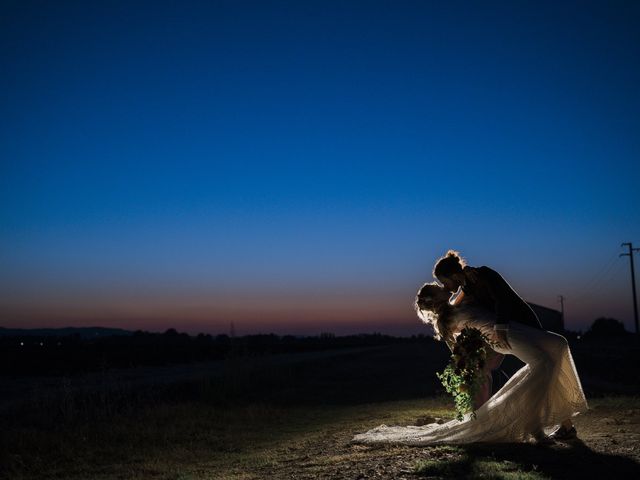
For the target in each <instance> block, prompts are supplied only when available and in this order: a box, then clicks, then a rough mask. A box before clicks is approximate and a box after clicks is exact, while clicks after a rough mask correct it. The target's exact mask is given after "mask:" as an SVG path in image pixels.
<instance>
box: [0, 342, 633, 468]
mask: <svg viewBox="0 0 640 480" xmlns="http://www.w3.org/2000/svg"><path fill="white" fill-rule="evenodd" d="M436 353H438V352H435V353H433V351H430V350H427V349H422V347H421V346H415V347H412V348H408V347H404V346H403V347H402V348H395V347H390V348H388V349H376V350H371V351H369V352H362V353H358V354H357V355H356V354H354V355H349V356H341V357H339V358H336V359H325V360H321V361H320V360H314V361H313V362H311V363H309V364H304V365H303V364H298V365H295V366H278V367H275V366H274V367H268V366H261V364H262V363H264V362H262V360H261V361H260V362H254V363H256V364H257V366H253V364H246V365H245V363H247V362H245V363H242V362H240V361H236V362H235V363H233V364H232V363H231V362H230V364H229V369H228V373H225V375H226V376H223V377H221V378H220V379H218V380H215V381H214V380H211V381H203V382H199V383H198V382H195V383H193V384H189V385H174V386H172V387H171V388H169V389H168V390H162V389H160V388H158V389H153V388H148V387H146V388H145V389H143V390H129V389H128V388H125V386H124V385H118V384H117V382H116V384H115V385H112V384H111V383H110V382H109V381H108V379H106V380H105V383H104V388H102V387H101V388H100V389H98V392H97V393H96V392H89V393H86V394H85V393H79V392H82V391H81V390H75V389H73V388H71V387H72V386H69V388H63V389H61V390H60V391H59V395H58V396H57V397H55V398H52V395H53V393H52V392H50V391H46V392H42V395H38V396H37V397H35V398H34V399H33V401H30V402H28V403H25V406H24V408H23V409H22V410H21V411H19V412H16V413H14V414H12V415H10V416H9V415H5V416H3V417H2V418H0V478H11V479H16V480H28V479H43V478H46V479H65V480H66V479H69V480H77V479H100V480H112V479H113V480H115V479H119V480H120V479H128V478H136V479H137V478H149V479H158V480H165V479H166V480H169V479H171V480H174V479H180V480H187V479H188V480H203V479H207V480H208V479H214V478H215V479H218V478H223V479H232V480H257V479H262V478H275V479H285V478H287V479H288V478H293V477H295V478H305V479H311V478H313V479H316V478H317V479H320V478H358V477H359V476H360V477H364V478H370V477H376V476H378V477H380V478H395V477H397V476H399V475H398V472H404V474H406V475H410V476H413V477H415V478H420V477H423V478H426V477H435V478H438V477H439V478H474V479H480V478H488V479H489V478H490V479H527V480H534V479H541V478H548V477H549V476H551V477H553V478H569V477H565V476H563V475H561V474H559V473H558V472H559V469H560V468H565V466H566V465H579V466H580V465H584V466H585V468H586V469H591V470H593V468H594V467H593V465H596V471H598V472H600V473H602V471H603V470H602V469H600V470H597V465H604V466H606V467H607V468H614V467H616V468H617V467H619V469H621V471H624V472H627V473H630V475H629V476H630V477H634V476H635V475H633V474H634V473H637V471H636V470H634V469H635V468H636V467H635V466H634V465H631V464H628V463H625V462H623V461H622V460H620V458H619V457H611V456H610V457H607V458H604V457H602V456H597V455H595V454H594V453H593V452H590V451H589V449H586V448H582V449H576V450H574V451H573V453H572V452H562V451H558V452H550V451H546V450H545V451H540V449H535V447H530V446H513V445H511V446H507V447H495V446H492V447H491V448H470V447H464V448H462V447H451V446H438V447H430V448H415V447H404V446H391V445H387V446H363V445H351V444H350V443H349V442H350V440H351V438H352V436H353V435H354V434H355V433H361V432H364V431H366V430H368V429H370V428H372V427H375V426H377V425H379V424H381V423H385V424H387V425H393V424H399V425H408V424H414V423H415V422H416V420H417V419H418V418H419V417H441V418H452V416H453V410H452V408H451V407H452V405H451V401H450V399H449V398H448V397H438V396H437V395H435V394H434V390H433V385H431V386H430V384H429V382H432V383H433V384H435V382H437V380H436V379H435V378H434V375H433V371H434V367H433V365H440V364H441V363H443V362H444V360H446V352H444V353H443V355H444V358H439V357H437V356H436ZM441 353H442V352H441ZM438 355H439V354H438ZM425 365H426V367H425ZM381 385H384V386H387V388H386V389H383V388H382V387H381ZM45 394H46V395H45ZM590 405H591V407H592V408H593V409H595V410H597V409H599V408H602V409H607V408H611V409H620V410H625V409H638V408H640V400H639V399H638V397H602V398H598V399H594V400H591V401H590ZM607 415H609V412H607ZM625 428H626V427H625ZM585 459H586V460H585ZM603 468H604V467H603ZM571 478H573V477H571Z"/></svg>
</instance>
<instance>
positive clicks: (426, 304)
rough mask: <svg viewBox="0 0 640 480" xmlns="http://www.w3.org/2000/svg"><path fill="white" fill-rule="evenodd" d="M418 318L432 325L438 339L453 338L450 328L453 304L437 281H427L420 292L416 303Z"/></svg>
mask: <svg viewBox="0 0 640 480" xmlns="http://www.w3.org/2000/svg"><path fill="white" fill-rule="evenodd" d="M414 308H415V309H416V313H417V314H418V318H420V320H422V321H423V322H424V323H426V324H428V325H430V326H431V327H432V328H433V331H434V336H433V337H434V338H435V339H436V340H444V341H450V340H451V339H452V334H451V330H450V328H449V319H450V316H451V315H450V313H451V305H449V301H448V299H447V296H446V293H445V292H444V289H443V288H442V287H441V286H440V285H439V284H437V283H436V282H432V283H425V284H424V285H423V286H422V287H421V288H420V290H418V294H417V295H416V300H415V304H414Z"/></svg>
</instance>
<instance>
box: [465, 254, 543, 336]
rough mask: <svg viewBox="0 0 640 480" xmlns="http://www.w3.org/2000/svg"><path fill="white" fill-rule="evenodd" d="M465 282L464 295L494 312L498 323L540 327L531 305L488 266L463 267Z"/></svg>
mask: <svg viewBox="0 0 640 480" xmlns="http://www.w3.org/2000/svg"><path fill="white" fill-rule="evenodd" d="M463 273H464V276H465V279H466V282H465V284H464V285H463V286H462V290H463V291H464V294H465V296H467V295H468V296H470V297H472V298H473V299H474V300H475V301H476V302H478V303H479V304H480V305H483V306H484V307H486V308H488V309H489V310H491V311H493V312H495V313H496V316H497V317H498V318H497V323H498V324H502V325H505V324H508V323H509V322H510V321H513V322H519V323H524V324H525V325H528V326H530V327H534V328H540V329H542V324H541V323H540V320H538V317H537V316H536V314H535V313H534V311H533V310H532V309H531V307H530V306H529V305H528V304H527V302H525V301H524V300H522V298H520V295H518V294H517V293H516V292H515V291H514V290H513V288H511V286H510V285H509V284H508V283H507V282H506V280H505V279H504V278H502V276H501V275H500V274H499V273H498V272H496V271H495V270H492V269H490V268H489V267H464V270H463Z"/></svg>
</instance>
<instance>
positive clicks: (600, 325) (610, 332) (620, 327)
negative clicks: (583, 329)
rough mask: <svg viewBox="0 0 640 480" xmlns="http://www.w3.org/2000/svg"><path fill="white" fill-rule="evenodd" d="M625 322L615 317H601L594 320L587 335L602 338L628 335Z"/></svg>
mask: <svg viewBox="0 0 640 480" xmlns="http://www.w3.org/2000/svg"><path fill="white" fill-rule="evenodd" d="M626 333H627V330H626V329H625V328H624V323H622V322H621V321H620V320H616V319H615V318H605V317H600V318H598V319H596V320H595V321H594V322H593V325H591V328H590V329H589V330H588V331H587V333H586V334H585V337H593V338H602V337H617V336H621V335H626Z"/></svg>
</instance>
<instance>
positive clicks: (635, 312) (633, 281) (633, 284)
mask: <svg viewBox="0 0 640 480" xmlns="http://www.w3.org/2000/svg"><path fill="white" fill-rule="evenodd" d="M625 245H626V246H627V247H629V253H621V254H620V256H621V257H629V261H630V262H631V289H632V290H633V320H634V321H635V324H636V334H638V333H640V329H638V300H637V298H636V274H635V271H634V270H633V252H637V251H639V250H640V248H633V244H632V243H631V242H626V243H623V244H622V245H620V246H621V247H624V246H625Z"/></svg>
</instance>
